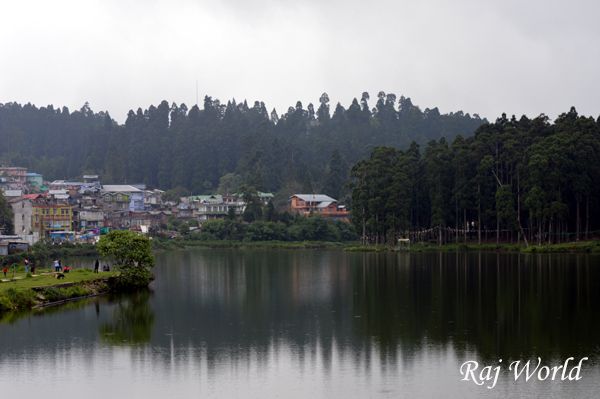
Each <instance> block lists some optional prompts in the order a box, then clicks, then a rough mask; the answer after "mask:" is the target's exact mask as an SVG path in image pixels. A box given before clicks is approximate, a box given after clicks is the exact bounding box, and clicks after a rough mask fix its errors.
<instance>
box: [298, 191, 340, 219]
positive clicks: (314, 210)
mask: <svg viewBox="0 0 600 399" xmlns="http://www.w3.org/2000/svg"><path fill="white" fill-rule="evenodd" d="M290 211H291V212H292V213H296V214H298V215H302V216H311V215H321V216H323V217H327V218H335V219H342V220H347V219H348V218H349V216H350V213H349V212H348V210H347V209H346V207H345V206H344V205H340V204H338V201H337V200H336V199H334V198H331V197H330V196H328V195H325V194H294V195H292V196H291V197H290Z"/></svg>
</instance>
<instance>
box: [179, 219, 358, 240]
mask: <svg viewBox="0 0 600 399" xmlns="http://www.w3.org/2000/svg"><path fill="white" fill-rule="evenodd" d="M181 227H182V228H180V229H179V231H180V232H182V233H184V234H183V236H184V237H185V238H187V239H193V240H202V241H215V240H216V241H219V240H227V241H331V242H344V241H355V240H357V239H358V235H357V234H356V232H355V231H354V228H353V226H352V225H351V224H349V223H345V222H341V221H332V220H327V219H324V218H322V217H319V216H312V217H300V216H299V217H290V216H289V215H288V217H283V218H279V220H275V221H269V220H255V221H252V222H249V223H248V222H243V221H241V220H239V219H235V218H226V219H214V220H208V221H206V222H204V223H202V226H201V229H199V230H197V231H192V232H186V231H185V230H186V228H187V226H186V225H185V224H183V225H182V226H181Z"/></svg>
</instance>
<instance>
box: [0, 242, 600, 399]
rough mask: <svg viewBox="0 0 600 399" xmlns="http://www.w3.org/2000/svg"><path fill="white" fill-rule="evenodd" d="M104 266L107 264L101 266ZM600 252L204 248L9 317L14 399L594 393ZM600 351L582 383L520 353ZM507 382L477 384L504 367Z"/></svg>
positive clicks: (9, 393)
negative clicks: (132, 282)
mask: <svg viewBox="0 0 600 399" xmlns="http://www.w3.org/2000/svg"><path fill="white" fill-rule="evenodd" d="M89 264H90V265H91V261H89ZM599 267H600V256H597V255H591V254H581V255H569V254H564V255H563V254H560V255H539V254H538V255H536V254H531V255H523V254H496V253H475V252H473V253H410V254H409V253H347V252H343V251H333V250H332V251H325V250H265V249H252V250H240V249H194V250H182V251H173V252H164V253H160V254H158V255H157V266H156V268H155V270H154V272H155V275H156V281H155V282H154V283H153V284H152V290H151V292H149V293H138V294H135V295H128V296H120V297H114V298H110V297H101V298H95V299H92V300H87V301H80V302H75V303H71V304H69V305H66V306H62V307H56V308H50V309H46V310H44V311H42V312H35V313H29V314H26V315H5V316H4V318H3V320H2V323H1V324H0V395H1V397H3V398H12V397H19V398H62V399H70V398H77V399H81V398H107V397H110V398H121V397H123V398H124V397H127V398H191V397H195V398H200V397H202V398H206V397H208V398H312V399H314V398H380V397H381V398H401V397H406V398H421V397H423V398H433V397H446V398H470V397H473V398H475V397H490V398H504V397H549V398H552V397H554V398H566V397H570V398H592V397H594V398H595V397H597V392H599V390H600V365H599V364H598V359H600V356H599V352H600V329H599V328H600V283H599V282H600V268H599ZM538 356H539V357H541V358H542V361H543V363H544V364H549V365H550V364H552V365H554V364H562V363H563V362H564V360H565V359H566V358H568V357H575V358H576V359H579V358H581V357H584V356H586V357H588V358H589V360H588V361H586V362H585V363H584V364H583V366H582V370H581V377H582V378H581V379H580V380H579V381H560V380H557V381H549V380H546V381H543V382H542V381H532V380H530V381H529V382H525V381H524V380H519V381H517V382H515V381H514V379H513V378H512V374H510V373H509V372H508V371H507V370H506V369H507V368H508V367H507V366H508V363H509V362H510V361H514V360H520V359H522V360H527V359H537V357H538ZM499 359H503V362H502V364H503V365H505V366H506V367H504V369H502V371H501V372H500V376H499V379H498V382H497V385H496V386H495V387H494V388H493V389H487V388H486V387H485V386H477V385H475V384H474V383H472V382H469V381H461V378H462V376H461V374H460V371H459V369H460V366H461V364H462V363H463V362H465V361H468V360H476V361H478V362H479V363H481V364H482V366H483V365H492V366H498V365H499V364H500V363H499Z"/></svg>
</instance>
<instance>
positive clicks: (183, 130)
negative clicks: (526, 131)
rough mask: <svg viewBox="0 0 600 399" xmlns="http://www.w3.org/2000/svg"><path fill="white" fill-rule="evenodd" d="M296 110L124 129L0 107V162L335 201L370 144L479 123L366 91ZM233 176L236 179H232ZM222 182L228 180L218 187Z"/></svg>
mask: <svg viewBox="0 0 600 399" xmlns="http://www.w3.org/2000/svg"><path fill="white" fill-rule="evenodd" d="M319 103H320V104H319V105H318V106H317V107H315V106H313V105H312V104H309V105H308V106H307V107H304V106H303V105H302V103H300V102H298V103H297V104H296V106H295V107H290V108H289V109H288V111H287V112H286V113H285V114H282V115H278V114H277V113H276V111H275V110H273V111H272V112H270V113H269V112H268V110H267V109H266V107H265V105H264V103H262V102H255V103H254V104H253V105H252V106H249V105H248V104H247V103H246V102H243V103H236V102H235V101H230V102H228V103H227V104H226V105H225V104H221V103H220V102H219V100H213V99H212V98H211V97H205V99H204V104H203V106H202V109H200V108H199V107H197V106H193V107H191V108H189V109H188V107H187V106H186V105H184V104H181V105H177V104H172V105H170V104H169V103H167V102H166V101H163V102H161V103H160V104H158V105H157V106H154V105H152V106H150V107H149V108H148V109H146V110H142V109H138V110H137V111H136V112H134V111H130V112H129V113H128V115H127V120H126V122H125V124H124V125H119V124H117V123H116V122H115V121H114V120H113V119H112V118H111V117H110V115H109V114H108V113H105V112H99V113H95V112H93V111H92V110H91V109H90V108H89V106H88V105H87V104H86V105H84V106H83V107H82V108H81V109H80V110H78V111H74V112H70V111H69V110H68V109H67V108H62V109H55V108H53V107H52V106H48V107H42V108H37V107H35V106H34V105H31V104H27V105H20V104H16V103H7V104H0V138H1V140H0V162H2V163H4V164H12V165H18V166H26V167H28V168H29V169H30V170H32V171H36V172H38V173H42V174H43V175H44V176H45V177H46V178H48V179H57V178H61V179H64V178H76V177H78V176H81V175H82V174H84V173H97V174H100V175H101V177H102V180H103V181H104V182H113V183H125V182H126V183H146V184H147V185H148V186H151V187H160V188H164V189H169V188H174V187H183V188H185V189H186V190H189V191H193V192H196V193H201V192H210V191H214V190H216V189H217V187H218V185H219V180H220V178H221V177H222V176H223V175H226V174H229V175H228V177H229V178H230V179H231V180H242V181H243V182H244V183H247V184H250V185H253V186H254V187H256V188H258V189H261V190H268V191H279V190H281V189H284V191H286V190H287V191H290V192H291V191H304V192H312V191H324V192H327V193H328V194H330V195H333V196H336V195H340V189H341V185H343V184H345V183H346V180H347V172H348V170H349V168H350V166H351V165H352V164H354V163H355V162H356V161H358V160H360V159H362V158H365V157H367V156H368V154H369V153H370V152H371V150H372V149H373V148H374V147H376V146H384V145H385V146H393V147H398V148H407V147H408V145H409V144H410V143H411V142H412V141H416V142H417V143H421V144H423V143H426V142H428V141H430V140H432V139H436V140H437V139H439V138H441V137H445V138H446V139H447V140H449V141H451V140H452V139H453V138H454V137H456V136H457V135H463V136H468V135H471V134H472V133H473V132H474V131H475V130H476V129H477V127H478V126H480V125H481V124H482V123H484V122H485V121H484V120H482V119H481V118H480V117H479V116H478V115H476V114H475V115H473V116H470V115H469V114H464V113H463V112H461V111H459V112H456V113H450V114H440V112H439V111H438V109H437V108H433V109H425V110H424V111H422V110H421V109H420V108H419V107H417V106H415V105H413V104H412V102H411V100H410V99H409V98H405V97H400V99H397V98H396V96H395V95H394V94H385V93H383V92H380V93H379V94H378V96H377V98H376V99H373V100H372V101H370V99H369V95H368V93H363V95H362V97H361V100H360V101H359V100H357V99H354V100H353V102H352V104H351V105H350V106H349V107H348V109H345V108H344V107H342V106H341V105H340V104H337V106H335V108H334V107H330V103H329V98H328V96H327V94H326V93H324V94H323V95H322V96H321V97H320V99H319ZM238 175H239V176H238ZM226 180H227V179H226Z"/></svg>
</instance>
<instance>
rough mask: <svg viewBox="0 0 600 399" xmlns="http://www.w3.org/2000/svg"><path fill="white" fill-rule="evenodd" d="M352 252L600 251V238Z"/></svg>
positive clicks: (379, 247) (372, 247) (367, 248)
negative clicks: (538, 243) (541, 243)
mask: <svg viewBox="0 0 600 399" xmlns="http://www.w3.org/2000/svg"><path fill="white" fill-rule="evenodd" d="M344 249H345V250H346V251H350V252H382V251H397V250H404V251H409V252H457V251H462V252H464V251H494V252H525V253H600V240H596V241H577V242H568V243H561V244H545V245H539V246H538V245H530V246H529V247H526V246H525V243H521V244H515V243H512V244H511V243H500V244H496V243H484V244H472V243H466V244H465V243H448V244H443V245H441V246H440V245H437V244H431V243H414V244H411V246H410V247H409V248H403V249H398V248H395V247H393V246H385V245H350V246H346V247H345V248H344Z"/></svg>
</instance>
